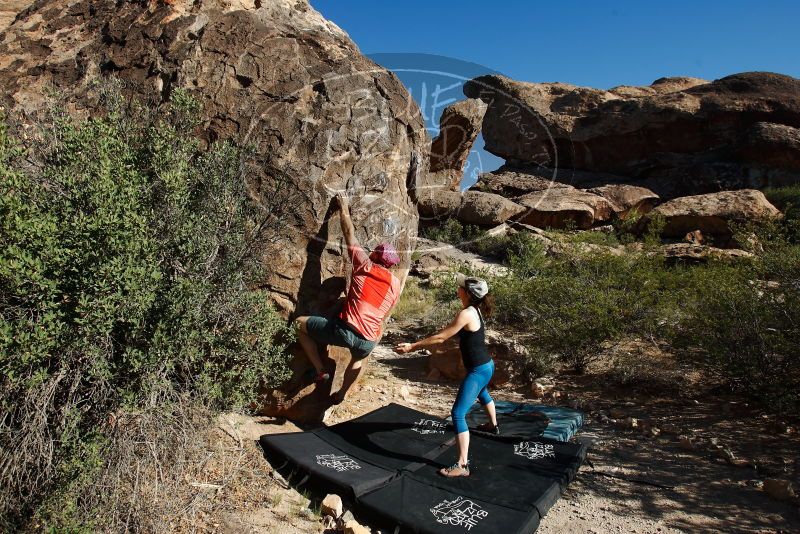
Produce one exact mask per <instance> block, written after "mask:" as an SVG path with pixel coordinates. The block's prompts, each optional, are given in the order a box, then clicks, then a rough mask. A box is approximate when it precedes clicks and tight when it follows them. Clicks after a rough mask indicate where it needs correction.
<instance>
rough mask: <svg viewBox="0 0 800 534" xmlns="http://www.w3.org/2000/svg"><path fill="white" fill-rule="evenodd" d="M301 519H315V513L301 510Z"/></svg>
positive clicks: (304, 509) (308, 509) (307, 509)
mask: <svg viewBox="0 0 800 534" xmlns="http://www.w3.org/2000/svg"><path fill="white" fill-rule="evenodd" d="M298 513H299V514H300V517H304V518H306V519H314V512H313V511H312V510H311V509H310V508H300V512H298Z"/></svg>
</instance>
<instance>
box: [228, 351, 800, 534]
mask: <svg viewBox="0 0 800 534" xmlns="http://www.w3.org/2000/svg"><path fill="white" fill-rule="evenodd" d="M374 354H375V357H374V358H373V359H372V362H371V363H370V367H369V369H368V371H367V373H366V374H365V377H364V379H363V380H362V382H361V383H360V385H359V387H358V389H357V390H356V391H354V392H353V394H352V395H351V397H350V398H349V399H348V401H347V402H346V403H345V404H343V405H341V406H339V407H336V408H335V409H333V410H332V411H331V412H330V413H329V414H328V417H327V418H326V424H335V423H337V422H340V421H345V420H348V419H351V418H353V417H357V416H359V415H362V414H364V413H367V412H369V411H371V410H374V409H375V408H378V407H380V406H383V405H385V404H387V403H389V402H397V403H400V404H404V405H407V406H410V407H413V408H416V409H419V410H422V411H425V412H429V413H431V414H434V415H439V416H445V415H447V414H448V413H449V411H450V405H451V402H452V399H453V398H454V395H455V392H456V386H457V384H455V383H450V382H431V381H428V380H427V379H426V378H425V376H426V369H425V357H424V356H420V355H405V356H401V355H398V354H396V353H394V352H392V351H391V350H390V349H389V348H388V347H385V346H380V347H379V348H378V349H376V352H375V353H374ZM403 386H405V388H406V389H407V392H408V394H407V395H405V396H403V393H404V391H403ZM528 391H529V389H528V388H519V389H514V388H505V389H497V390H494V391H493V392H492V393H493V396H494V397H495V398H496V399H499V400H513V401H523V400H527V401H531V402H542V399H533V398H532V397H531V395H530V394H529V393H528ZM554 391H557V392H558V398H555V399H554V398H552V394H551V396H550V397H549V398H545V399H544V400H543V401H544V402H548V403H553V404H564V405H572V406H579V407H580V408H581V409H583V410H584V411H585V412H586V415H587V417H586V421H585V424H584V427H583V429H582V430H581V431H580V432H579V435H578V439H581V440H584V441H586V442H588V443H590V445H591V446H590V450H589V455H588V458H589V460H590V461H591V464H592V465H589V464H588V463H587V464H585V465H584V466H583V467H582V468H581V470H580V472H579V473H578V476H577V478H576V480H575V481H574V482H573V483H572V484H571V485H570V487H569V488H568V489H567V491H566V492H565V493H564V495H563V496H562V498H561V499H560V500H559V501H558V502H557V503H556V505H555V506H554V507H553V508H552V509H551V510H550V512H549V513H548V514H547V516H546V517H545V518H544V519H543V520H542V522H541V525H540V527H539V532H543V533H561V532H570V533H587V534H589V533H594V534H605V533H618V532H638V533H673V532H800V509H799V508H798V504H797V501H796V500H795V501H793V502H791V501H790V502H786V501H780V500H777V499H775V498H773V497H771V496H769V495H768V494H767V493H766V492H765V491H764V490H763V489H761V484H762V483H763V480H764V479H767V478H781V479H789V480H792V481H793V482H794V485H795V488H797V486H798V481H799V480H800V457H799V455H798V452H800V437H798V433H797V426H796V421H790V422H789V423H787V422H786V421H778V420H776V418H775V417H773V416H769V415H767V414H763V413H761V412H759V411H758V410H756V409H754V408H751V407H748V406H747V405H746V404H745V403H742V402H737V401H736V399H729V398H722V397H717V396H709V395H705V394H704V395H702V396H698V397H697V398H694V397H693V396H692V395H691V393H690V392H687V393H686V394H683V395H677V396H676V395H674V394H670V395H668V396H666V395H665V397H666V398H660V397H659V396H658V395H652V394H650V395H647V396H642V395H636V394H634V393H631V392H627V391H625V390H619V389H618V390H614V391H609V390H608V389H607V387H605V384H603V383H602V381H600V380H598V379H597V377H593V376H591V375H587V376H580V377H575V376H561V377H556V378H555V388H554ZM609 416H613V417H609ZM629 418H635V419H636V422H635V423H634V422H633V421H632V420H631V419H629ZM227 424H228V425H229V426H230V428H231V429H232V431H231V433H235V434H237V435H239V436H241V438H242V439H244V440H246V441H249V443H251V444H252V445H251V446H252V449H253V450H252V454H253V455H254V458H255V457H256V456H258V457H259V458H258V462H260V463H261V465H262V468H263V472H264V476H265V477H269V479H270V481H271V484H270V485H269V489H268V492H269V495H268V496H266V497H265V498H264V499H262V501H263V502H264V503H265V504H264V505H262V506H251V507H250V508H249V509H245V510H240V511H237V512H235V513H232V512H227V513H226V515H225V517H224V519H223V521H221V524H219V527H218V528H214V529H212V530H214V531H223V532H231V533H232V532H252V533H262V532H265V533H266V532H323V531H325V529H324V526H323V524H322V519H321V518H320V517H319V515H318V512H315V504H314V501H309V499H308V497H312V498H313V497H316V496H312V495H303V494H301V493H298V491H297V490H296V489H293V488H291V487H287V486H286V485H285V484H283V481H282V480H281V479H280V477H277V478H274V475H272V474H270V473H271V468H270V466H269V465H268V463H267V462H266V460H264V459H263V457H260V452H259V451H258V448H257V445H256V440H257V438H258V437H259V436H260V435H262V434H265V433H275V432H290V431H297V430H300V429H299V428H298V427H296V426H295V425H293V424H292V423H290V422H285V421H276V420H272V419H270V418H263V417H261V418H259V417H255V418H248V417H244V416H240V415H237V416H233V415H230V416H229V417H228V420H227ZM632 426H635V428H632ZM652 427H656V428H658V429H659V430H660V432H658V431H654V430H651V428H652ZM656 433H658V435H655V434H656ZM687 438H688V439H687ZM253 461H254V462H255V461H256V460H253ZM301 492H302V489H301ZM357 518H358V516H356V519H357Z"/></svg>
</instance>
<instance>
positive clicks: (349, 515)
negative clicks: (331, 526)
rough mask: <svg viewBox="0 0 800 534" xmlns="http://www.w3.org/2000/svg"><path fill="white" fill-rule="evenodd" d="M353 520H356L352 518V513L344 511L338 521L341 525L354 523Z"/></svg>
mask: <svg viewBox="0 0 800 534" xmlns="http://www.w3.org/2000/svg"><path fill="white" fill-rule="evenodd" d="M355 519H356V518H355V517H353V512H351V511H350V510H346V511H345V513H344V514H342V517H341V519H340V521H341V522H342V524H345V523H347V522H348V521H355Z"/></svg>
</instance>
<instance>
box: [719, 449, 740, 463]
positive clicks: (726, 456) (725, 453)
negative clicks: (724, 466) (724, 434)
mask: <svg viewBox="0 0 800 534" xmlns="http://www.w3.org/2000/svg"><path fill="white" fill-rule="evenodd" d="M717 456H719V457H720V458H722V459H723V460H725V461H726V462H728V463H731V462H733V461H734V460H736V455H735V454H733V451H731V450H730V449H728V448H725V447H723V448H722V449H720V450H718V451H717Z"/></svg>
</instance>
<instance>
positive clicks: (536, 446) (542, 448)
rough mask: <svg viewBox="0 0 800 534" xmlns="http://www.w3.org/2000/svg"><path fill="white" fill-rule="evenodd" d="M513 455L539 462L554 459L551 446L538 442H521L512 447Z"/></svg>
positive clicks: (554, 455)
mask: <svg viewBox="0 0 800 534" xmlns="http://www.w3.org/2000/svg"><path fill="white" fill-rule="evenodd" d="M514 454H517V455H519V456H523V457H525V458H527V459H528V460H541V459H542V458H555V457H556V453H555V450H553V446H552V445H550V444H547V443H540V442H538V441H523V442H520V443H518V444H516V445H514Z"/></svg>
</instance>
